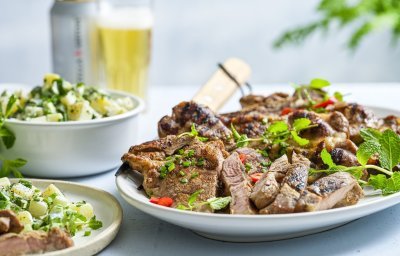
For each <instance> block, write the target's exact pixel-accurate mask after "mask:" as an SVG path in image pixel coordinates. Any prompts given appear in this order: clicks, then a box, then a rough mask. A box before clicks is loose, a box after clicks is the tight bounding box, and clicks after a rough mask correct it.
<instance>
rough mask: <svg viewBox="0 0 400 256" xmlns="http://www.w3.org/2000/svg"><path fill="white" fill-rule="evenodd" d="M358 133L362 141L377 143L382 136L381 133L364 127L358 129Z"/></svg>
mask: <svg viewBox="0 0 400 256" xmlns="http://www.w3.org/2000/svg"><path fill="white" fill-rule="evenodd" d="M360 135H361V137H362V138H363V139H364V141H374V142H377V143H379V139H380V138H381V137H382V133H381V132H380V131H378V130H375V129H372V128H366V129H361V130H360Z"/></svg>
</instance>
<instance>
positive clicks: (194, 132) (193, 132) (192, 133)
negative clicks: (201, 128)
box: [179, 123, 208, 142]
mask: <svg viewBox="0 0 400 256" xmlns="http://www.w3.org/2000/svg"><path fill="white" fill-rule="evenodd" d="M182 136H190V137H195V138H197V139H198V140H199V141H202V142H206V141H208V138H206V137H201V136H199V132H198V131H197V130H196V125H195V124H194V123H193V124H192V126H191V127H190V132H184V133H181V134H179V137H182Z"/></svg>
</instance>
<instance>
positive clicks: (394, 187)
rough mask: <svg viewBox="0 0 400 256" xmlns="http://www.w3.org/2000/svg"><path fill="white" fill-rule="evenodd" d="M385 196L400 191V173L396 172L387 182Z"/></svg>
mask: <svg viewBox="0 0 400 256" xmlns="http://www.w3.org/2000/svg"><path fill="white" fill-rule="evenodd" d="M386 186H387V187H386V188H385V189H384V194H393V193H396V192H399V191H400V172H394V173H393V175H392V177H390V178H389V179H388V180H387V183H386Z"/></svg>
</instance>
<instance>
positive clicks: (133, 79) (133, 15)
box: [99, 8, 152, 98]
mask: <svg viewBox="0 0 400 256" xmlns="http://www.w3.org/2000/svg"><path fill="white" fill-rule="evenodd" d="M151 28H152V16H151V12H150V10H148V9H143V8H139V9H134V8H130V9H123V10H119V11H114V12H112V13H110V15H107V16H103V17H100V19H99V36H100V46H101V51H102V53H101V56H102V62H103V64H102V66H103V67H104V71H105V78H106V83H107V87H108V88H110V89H115V90H122V91H127V92H131V93H132V94H135V95H137V96H139V97H142V98H145V96H146V89H147V76H148V69H149V62H150V48H151Z"/></svg>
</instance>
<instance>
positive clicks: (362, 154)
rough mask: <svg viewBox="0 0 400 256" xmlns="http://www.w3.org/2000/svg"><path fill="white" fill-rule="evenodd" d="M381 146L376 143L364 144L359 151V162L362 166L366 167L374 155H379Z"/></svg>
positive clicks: (367, 142)
mask: <svg viewBox="0 0 400 256" xmlns="http://www.w3.org/2000/svg"><path fill="white" fill-rule="evenodd" d="M379 151H380V145H379V143H376V142H375V141H366V142H364V143H362V144H361V145H360V146H359V148H358V150H357V153H356V155H357V160H358V162H359V163H360V164H361V165H366V164H367V162H368V160H369V159H370V158H371V156H372V155H374V154H376V153H379Z"/></svg>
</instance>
